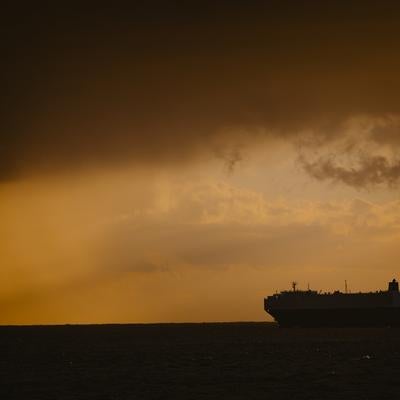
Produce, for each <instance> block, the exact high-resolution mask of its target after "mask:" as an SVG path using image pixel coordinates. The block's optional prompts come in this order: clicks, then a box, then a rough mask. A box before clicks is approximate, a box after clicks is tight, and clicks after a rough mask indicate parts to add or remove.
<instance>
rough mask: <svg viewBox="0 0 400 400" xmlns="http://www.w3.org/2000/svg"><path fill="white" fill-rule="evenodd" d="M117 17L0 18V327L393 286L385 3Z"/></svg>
mask: <svg viewBox="0 0 400 400" xmlns="http://www.w3.org/2000/svg"><path fill="white" fill-rule="evenodd" d="M134 3H135V5H131V6H130V7H129V8H119V7H116V6H115V7H113V6H109V7H108V8H100V6H99V8H91V7H89V6H88V7H85V6H82V5H80V6H77V7H74V6H73V5H71V4H66V5H65V6H61V5H60V3H58V2H57V4H56V5H54V6H47V7H46V8H41V7H40V6H38V5H37V4H35V6H32V7H31V8H29V7H28V8H24V9H22V8H19V7H17V6H14V7H5V8H4V10H3V11H4V12H2V16H1V24H0V26H1V37H2V39H1V41H2V46H1V56H2V60H3V61H2V65H1V67H0V68H1V76H2V92H3V97H4V101H3V107H2V109H3V112H2V118H1V122H0V128H1V131H0V135H1V146H0V220H1V224H0V266H1V268H0V274H1V276H0V323H29V324H30V323H76V322H85V323H86V322H88V323H89V322H101V323H102V322H164V321H230V320H264V319H268V318H269V317H268V316H267V315H266V314H265V312H264V311H263V297H264V296H265V295H268V294H271V293H273V292H275V291H276V290H282V289H286V288H288V287H290V282H291V281H293V280H296V281H298V282H299V286H300V288H301V287H303V288H305V287H307V284H310V286H311V287H312V288H315V289H321V290H335V289H343V288H344V280H345V279H346V280H347V282H348V286H349V288H350V290H352V291H361V290H377V289H383V288H385V287H386V282H387V281H388V280H389V279H392V278H393V277H398V278H400V276H399V275H398V268H397V262H398V261H397V260H398V259H399V255H400V247H399V239H400V201H399V198H398V197H399V196H398V195H399V183H400V157H399V149H400V131H399V128H400V74H399V71H400V51H399V50H400V49H399V40H398V39H399V37H400V24H399V20H400V6H399V5H398V2H391V1H382V2H375V1H374V2H372V1H371V2H369V1H346V2H341V1H337V2H314V1H308V2H305V1H290V2H289V1H262V2H261V1H246V2H244V1H235V0H230V1H218V2H211V1H210V2H207V1H201V2H196V1H193V2H183V1H182V2H180V1H165V2H161V1H152V2H149V1H146V2H145V1H143V2H134ZM189 3H190V4H189ZM215 3H217V4H215Z"/></svg>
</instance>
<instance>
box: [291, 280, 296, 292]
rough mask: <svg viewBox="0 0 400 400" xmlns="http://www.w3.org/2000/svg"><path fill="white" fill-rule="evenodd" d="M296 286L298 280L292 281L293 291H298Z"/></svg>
mask: <svg viewBox="0 0 400 400" xmlns="http://www.w3.org/2000/svg"><path fill="white" fill-rule="evenodd" d="M296 286H297V282H296V281H293V282H292V289H293V292H295V291H296Z"/></svg>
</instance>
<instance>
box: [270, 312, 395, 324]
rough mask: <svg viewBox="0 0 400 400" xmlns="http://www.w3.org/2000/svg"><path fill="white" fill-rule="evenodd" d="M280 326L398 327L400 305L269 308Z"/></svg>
mask: <svg viewBox="0 0 400 400" xmlns="http://www.w3.org/2000/svg"><path fill="white" fill-rule="evenodd" d="M267 312H268V313H269V314H271V315H272V316H273V317H274V319H275V321H276V322H278V324H279V326H281V327H373V326H382V327H400V307H384V308H360V309H357V308H354V309H352V308H348V309H343V308H337V309H275V310H271V309H269V310H268V311H267Z"/></svg>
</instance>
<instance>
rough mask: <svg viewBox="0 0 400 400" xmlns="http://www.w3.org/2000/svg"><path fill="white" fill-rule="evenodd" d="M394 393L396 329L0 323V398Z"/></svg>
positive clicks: (399, 347) (398, 348)
mask: <svg viewBox="0 0 400 400" xmlns="http://www.w3.org/2000/svg"><path fill="white" fill-rule="evenodd" d="M288 398H290V399H293V400H297V399H321V400H323V399H385V398H390V399H397V398H400V329H390V328H379V329H348V328H347V329H331V328H330V329H279V328H278V327H276V326H275V325H274V324H271V323H227V324H224V323H222V324H212V323H206V324H156V325H87V326H43V327H0V399H4V400H9V399H24V400H29V399H41V400H42V399H43V400H44V399H52V400H55V399H70V400H73V399H74V400H75V399H104V400H106V399H187V400H191V399H288Z"/></svg>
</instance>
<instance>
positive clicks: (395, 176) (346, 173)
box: [300, 156, 400, 188]
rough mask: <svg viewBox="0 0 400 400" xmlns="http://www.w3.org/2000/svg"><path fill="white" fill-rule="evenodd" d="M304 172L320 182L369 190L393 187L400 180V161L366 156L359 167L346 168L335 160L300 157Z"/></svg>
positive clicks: (360, 160)
mask: <svg viewBox="0 0 400 400" xmlns="http://www.w3.org/2000/svg"><path fill="white" fill-rule="evenodd" d="M300 162H301V164H302V166H303V168H304V170H305V171H306V172H307V173H308V174H309V175H311V176H312V177H314V178H316V179H318V180H331V181H334V182H342V183H344V184H346V185H349V186H353V187H356V188H368V187H371V186H373V185H380V184H383V185H388V186H389V187H393V186H395V185H397V184H398V183H399V180H400V161H398V160H397V161H394V162H391V161H390V160H388V159H387V158H386V157H383V156H364V157H362V158H360V159H359V163H358V166H357V167H346V166H342V165H340V164H338V163H337V162H335V160H334V159H333V158H319V159H317V160H316V161H308V160H307V159H306V158H304V157H300Z"/></svg>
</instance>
